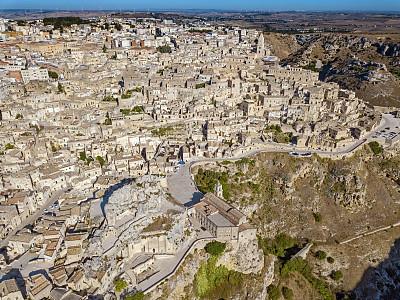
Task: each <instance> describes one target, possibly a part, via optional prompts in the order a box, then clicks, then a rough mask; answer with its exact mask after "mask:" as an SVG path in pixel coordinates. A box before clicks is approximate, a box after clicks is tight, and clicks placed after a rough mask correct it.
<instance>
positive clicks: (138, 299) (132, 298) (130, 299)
mask: <svg viewBox="0 0 400 300" xmlns="http://www.w3.org/2000/svg"><path fill="white" fill-rule="evenodd" d="M143 299H144V294H143V293H140V292H137V293H136V294H135V295H128V296H126V297H125V299H124V300H143Z"/></svg>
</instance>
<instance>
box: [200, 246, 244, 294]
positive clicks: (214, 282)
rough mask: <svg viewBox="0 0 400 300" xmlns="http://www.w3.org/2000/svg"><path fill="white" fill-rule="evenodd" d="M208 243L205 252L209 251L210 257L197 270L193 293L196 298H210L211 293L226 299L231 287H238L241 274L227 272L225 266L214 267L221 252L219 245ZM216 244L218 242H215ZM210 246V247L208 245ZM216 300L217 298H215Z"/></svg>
mask: <svg viewBox="0 0 400 300" xmlns="http://www.w3.org/2000/svg"><path fill="white" fill-rule="evenodd" d="M213 243H214V242H212V243H209V244H207V246H206V251H207V252H208V251H210V252H209V254H210V257H209V259H208V260H207V262H206V263H205V262H203V263H202V264H201V266H200V269H199V270H198V272H197V274H196V276H195V279H194V283H195V284H194V285H195V292H196V295H197V296H198V297H201V298H202V297H204V296H210V295H211V294H213V293H220V294H223V295H224V296H225V297H226V295H227V294H226V293H228V292H229V290H231V289H232V287H233V286H237V285H240V283H241V281H242V274H241V273H239V272H236V271H232V270H228V269H227V268H226V267H225V266H223V265H221V266H218V267H217V266H216V262H217V260H218V258H219V257H220V256H221V254H222V252H223V250H222V251H221V249H222V247H223V248H225V244H223V243H219V244H222V245H224V246H221V245H219V244H213ZM217 243H218V242H217ZM210 244H212V246H211V245H210ZM214 298H215V297H214ZM216 299H218V297H216Z"/></svg>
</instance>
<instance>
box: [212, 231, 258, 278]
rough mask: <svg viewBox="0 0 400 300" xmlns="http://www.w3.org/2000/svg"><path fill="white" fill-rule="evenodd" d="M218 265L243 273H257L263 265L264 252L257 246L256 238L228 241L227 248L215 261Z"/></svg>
mask: <svg viewBox="0 0 400 300" xmlns="http://www.w3.org/2000/svg"><path fill="white" fill-rule="evenodd" d="M219 265H224V266H225V267H227V268H228V269H230V270H234V271H237V272H240V273H243V274H250V273H254V274H258V273H260V272H261V269H262V268H263V267H264V254H263V251H262V250H261V249H259V248H258V241H257V239H256V238H255V239H249V240H244V241H240V242H237V243H229V244H228V247H227V250H226V251H225V252H224V253H223V254H222V256H221V257H220V258H219V259H218V261H217V266H219Z"/></svg>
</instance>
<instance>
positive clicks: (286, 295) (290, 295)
mask: <svg viewBox="0 0 400 300" xmlns="http://www.w3.org/2000/svg"><path fill="white" fill-rule="evenodd" d="M282 294H283V298H285V299H286V300H292V299H293V297H294V294H293V291H292V289H290V288H288V287H286V286H284V287H283V288H282Z"/></svg>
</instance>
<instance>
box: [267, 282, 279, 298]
mask: <svg viewBox="0 0 400 300" xmlns="http://www.w3.org/2000/svg"><path fill="white" fill-rule="evenodd" d="M267 293H268V299H270V300H278V299H279V298H280V297H281V291H280V290H279V288H278V287H277V286H276V285H273V284H271V285H270V286H268V289H267Z"/></svg>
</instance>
